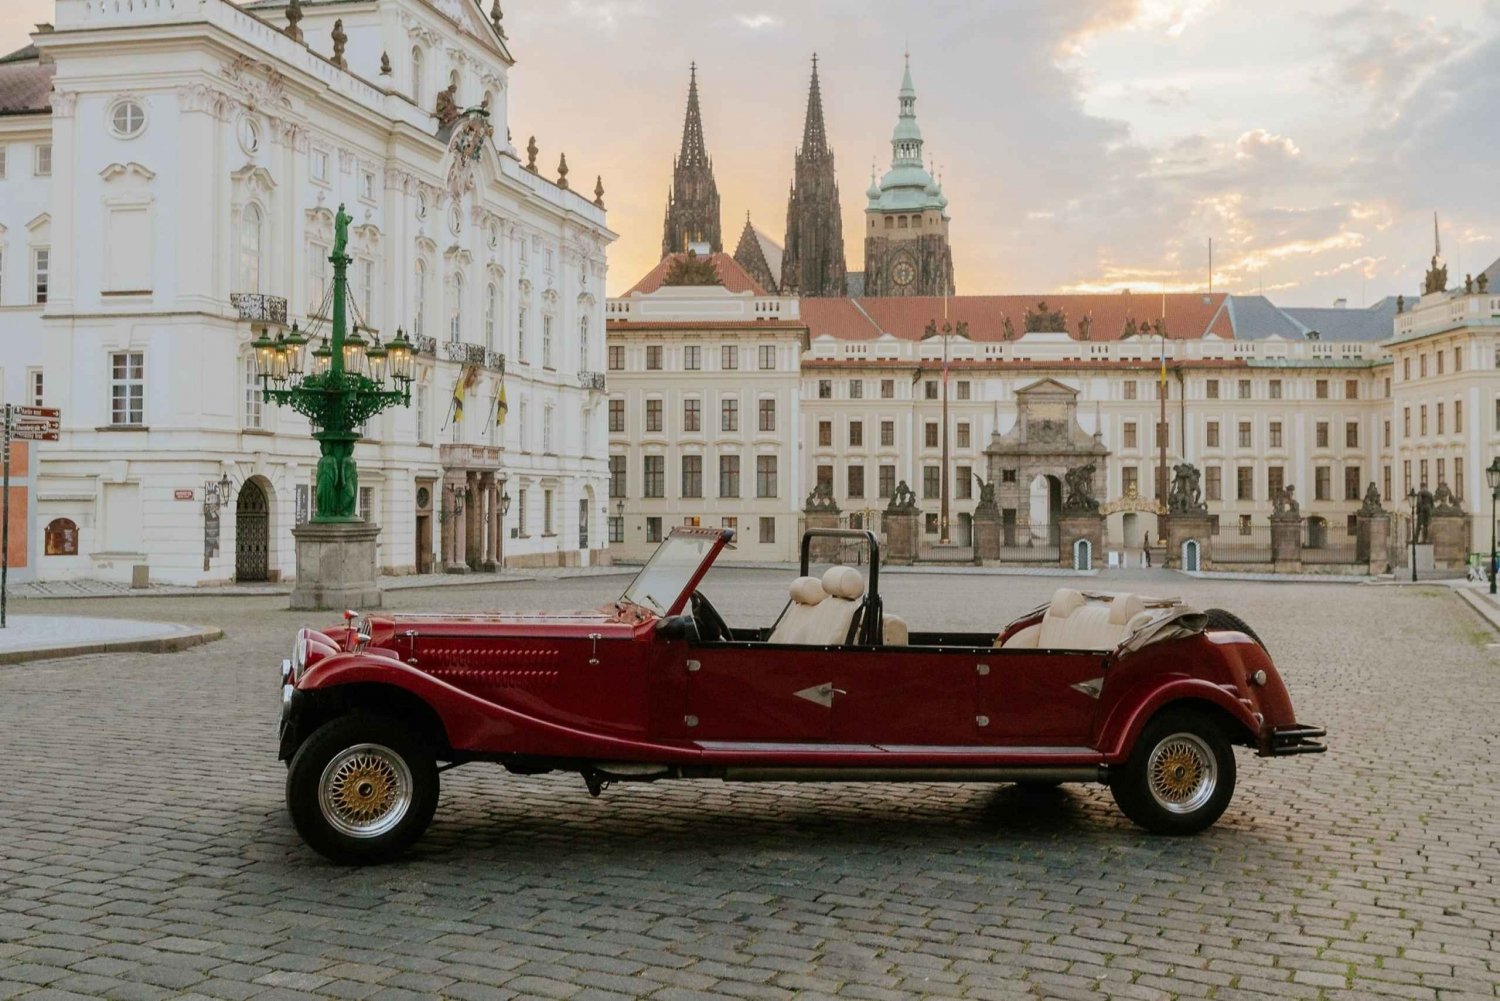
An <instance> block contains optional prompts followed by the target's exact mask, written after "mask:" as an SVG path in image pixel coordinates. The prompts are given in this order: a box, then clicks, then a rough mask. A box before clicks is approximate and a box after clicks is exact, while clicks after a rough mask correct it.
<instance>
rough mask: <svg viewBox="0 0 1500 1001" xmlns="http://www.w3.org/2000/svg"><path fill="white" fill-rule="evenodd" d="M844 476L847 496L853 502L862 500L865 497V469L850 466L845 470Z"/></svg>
mask: <svg viewBox="0 0 1500 1001" xmlns="http://www.w3.org/2000/svg"><path fill="white" fill-rule="evenodd" d="M845 474H846V478H847V479H848V486H849V489H848V492H847V496H849V497H852V498H854V499H855V500H860V499H863V497H864V496H865V467H864V466H850V467H849V468H848V469H847V470H845Z"/></svg>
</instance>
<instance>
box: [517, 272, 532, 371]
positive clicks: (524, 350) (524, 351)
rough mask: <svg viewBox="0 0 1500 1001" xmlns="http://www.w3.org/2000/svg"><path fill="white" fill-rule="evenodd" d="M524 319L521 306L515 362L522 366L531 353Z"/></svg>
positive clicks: (528, 332)
mask: <svg viewBox="0 0 1500 1001" xmlns="http://www.w3.org/2000/svg"><path fill="white" fill-rule="evenodd" d="M521 246H523V247H524V246H526V244H524V243H522V244H521ZM526 319H527V316H526V307H525V306H522V307H520V309H518V310H517V311H516V361H518V362H520V363H521V364H522V365H526V364H529V359H528V357H527V356H528V354H529V353H530V351H531V347H530V341H531V337H530V331H529V329H528V328H527V324H526Z"/></svg>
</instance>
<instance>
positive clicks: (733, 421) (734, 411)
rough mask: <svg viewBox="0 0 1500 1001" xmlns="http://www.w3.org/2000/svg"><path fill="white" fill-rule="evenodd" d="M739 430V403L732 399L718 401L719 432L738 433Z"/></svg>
mask: <svg viewBox="0 0 1500 1001" xmlns="http://www.w3.org/2000/svg"><path fill="white" fill-rule="evenodd" d="M739 429H740V401H739V400H737V399H735V398H734V397H729V398H728V399H724V400H720V401H719V430H720V431H738V430H739Z"/></svg>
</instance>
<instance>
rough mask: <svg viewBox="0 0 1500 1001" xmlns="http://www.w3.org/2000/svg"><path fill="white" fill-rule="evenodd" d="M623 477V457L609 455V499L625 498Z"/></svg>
mask: <svg viewBox="0 0 1500 1001" xmlns="http://www.w3.org/2000/svg"><path fill="white" fill-rule="evenodd" d="M625 475H626V474H625V456H623V455H611V456H610V457H609V495H610V497H624V496H625Z"/></svg>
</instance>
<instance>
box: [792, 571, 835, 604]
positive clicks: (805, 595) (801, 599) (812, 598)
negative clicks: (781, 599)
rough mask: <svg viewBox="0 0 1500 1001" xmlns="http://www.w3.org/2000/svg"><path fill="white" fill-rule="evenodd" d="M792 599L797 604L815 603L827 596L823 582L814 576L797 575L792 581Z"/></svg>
mask: <svg viewBox="0 0 1500 1001" xmlns="http://www.w3.org/2000/svg"><path fill="white" fill-rule="evenodd" d="M791 591H792V600H793V601H795V602H796V603H797V604H799V605H816V604H817V603H818V602H820V601H822V600H823V599H824V598H826V597H828V592H827V591H825V590H823V582H822V581H820V580H818V578H816V577H798V578H797V579H796V580H794V581H792V588H791Z"/></svg>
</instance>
